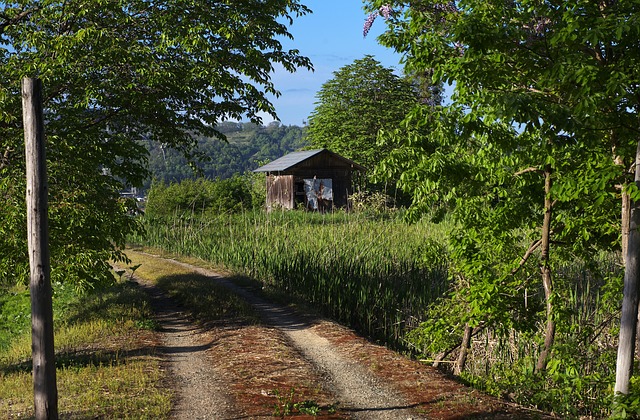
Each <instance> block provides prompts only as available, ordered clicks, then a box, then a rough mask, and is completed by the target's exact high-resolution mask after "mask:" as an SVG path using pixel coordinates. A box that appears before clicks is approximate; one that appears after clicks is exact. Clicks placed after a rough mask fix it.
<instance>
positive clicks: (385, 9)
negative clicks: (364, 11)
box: [362, 4, 391, 38]
mask: <svg viewBox="0 0 640 420" xmlns="http://www.w3.org/2000/svg"><path fill="white" fill-rule="evenodd" d="M378 16H382V17H383V18H385V19H389V16H391V6H389V5H388V4H385V5H384V6H382V7H380V9H378V10H376V11H375V12H372V13H370V14H369V16H367V18H366V19H365V21H364V27H363V29H362V35H364V37H365V38H366V37H367V34H368V33H369V30H370V29H371V26H373V22H375V20H376V18H377V17H378Z"/></svg>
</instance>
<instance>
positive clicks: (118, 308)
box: [0, 282, 171, 419]
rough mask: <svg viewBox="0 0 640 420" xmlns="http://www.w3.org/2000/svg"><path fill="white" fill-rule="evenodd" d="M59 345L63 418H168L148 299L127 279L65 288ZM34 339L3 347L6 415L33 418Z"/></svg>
mask: <svg viewBox="0 0 640 420" xmlns="http://www.w3.org/2000/svg"><path fill="white" fill-rule="evenodd" d="M57 299H64V300H65V301H64V302H60V301H59V302H57V307H58V308H59V310H58V314H57V315H56V321H55V322H54V326H55V344H56V365H57V371H56V375H57V387H58V411H59V414H60V417H61V418H109V419H123V418H136V419H138V418H140V419H142V418H149V419H151V418H153V419H162V418H167V416H168V413H169V411H170V409H171V391H170V390H169V389H167V388H166V387H165V386H164V385H163V370H162V368H161V366H160V359H159V358H158V357H157V356H156V355H155V354H154V346H153V333H152V332H151V331H149V329H148V328H149V327H150V326H153V323H152V322H149V321H150V320H151V317H152V312H151V309H150V306H149V303H148V300H147V299H148V298H147V296H146V295H145V294H144V293H143V292H142V291H140V290H138V289H137V288H136V287H135V286H133V285H132V284H130V283H128V282H123V283H119V284H116V285H114V286H113V287H110V288H108V289H105V290H100V291H93V292H91V293H89V294H85V295H82V296H75V295H72V294H70V293H59V294H58V295H57ZM30 358H31V337H30V334H28V333H23V334H21V335H19V336H16V337H14V338H13V340H11V342H10V344H9V345H7V346H5V348H4V349H3V350H2V351H0V417H1V418H31V417H32V416H33V383H32V376H31V361H30Z"/></svg>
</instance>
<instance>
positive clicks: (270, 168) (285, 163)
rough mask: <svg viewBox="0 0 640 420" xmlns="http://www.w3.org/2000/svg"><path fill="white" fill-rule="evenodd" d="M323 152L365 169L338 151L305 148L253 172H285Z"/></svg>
mask: <svg viewBox="0 0 640 420" xmlns="http://www.w3.org/2000/svg"><path fill="white" fill-rule="evenodd" d="M321 153H329V154H331V155H332V156H333V157H335V158H337V159H339V160H342V161H344V162H345V163H346V164H349V165H350V166H351V167H352V168H354V169H358V170H364V167H363V166H361V165H358V164H357V163H355V162H354V161H352V160H349V159H347V158H345V157H342V156H340V155H338V154H336V153H333V152H331V151H329V150H327V149H315V150H303V151H301V152H292V153H289V154H287V155H284V156H282V157H280V158H278V159H276V160H274V161H272V162H270V163H267V164H266V165H264V166H261V167H259V168H258V169H256V170H254V171H253V172H284V171H287V170H289V169H291V168H293V167H295V166H297V165H299V164H301V163H302V162H304V161H306V160H307V159H310V158H312V157H314V156H316V155H319V154H321Z"/></svg>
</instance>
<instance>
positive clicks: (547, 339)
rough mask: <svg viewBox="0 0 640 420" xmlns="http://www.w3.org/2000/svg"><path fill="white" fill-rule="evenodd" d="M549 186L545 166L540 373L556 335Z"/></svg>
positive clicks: (548, 174) (547, 169) (541, 256)
mask: <svg viewBox="0 0 640 420" xmlns="http://www.w3.org/2000/svg"><path fill="white" fill-rule="evenodd" d="M551 185H552V180H551V166H550V165H547V166H546V167H545V169H544V194H545V196H544V220H543V223H542V242H541V244H540V248H541V249H540V251H541V255H540V271H541V274H542V286H543V287H544V298H545V301H546V306H547V325H546V327H545V334H544V345H543V348H542V351H541V352H540V355H539V356H538V362H537V363H536V372H541V371H543V370H545V369H546V367H547V362H548V360H549V354H550V353H551V347H553V342H554V339H555V335H556V324H555V321H554V319H553V303H552V299H551V297H552V294H553V284H552V281H551V280H552V278H551V266H550V264H549V249H550V246H551V245H550V244H551V216H552V211H551V210H552V209H551V207H552V201H551V197H550V192H551Z"/></svg>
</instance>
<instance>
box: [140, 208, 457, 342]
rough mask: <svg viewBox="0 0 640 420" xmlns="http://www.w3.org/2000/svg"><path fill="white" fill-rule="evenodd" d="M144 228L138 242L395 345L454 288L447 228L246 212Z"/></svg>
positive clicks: (341, 216)
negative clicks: (231, 274)
mask: <svg viewBox="0 0 640 420" xmlns="http://www.w3.org/2000/svg"><path fill="white" fill-rule="evenodd" d="M146 225H147V226H146V228H147V229H146V232H147V233H146V236H145V237H135V238H132V242H134V243H139V244H143V245H147V246H152V247H157V248H162V249H165V250H167V251H169V252H172V253H177V254H181V255H186V256H191V257H197V258H200V259H203V260H206V261H208V262H210V263H212V264H216V265H222V266H225V267H227V268H229V269H231V270H233V271H235V272H237V273H239V274H243V275H247V276H250V277H253V278H255V279H259V280H260V281H262V282H263V283H264V285H265V287H268V288H273V289H275V290H277V291H283V292H286V293H287V294H288V295H289V296H291V297H292V298H293V299H301V300H304V301H305V302H308V303H311V304H313V305H315V306H317V307H319V308H321V309H322V310H323V311H324V313H325V314H327V315H329V316H331V317H333V318H335V319H338V320H340V321H342V322H345V323H348V324H349V325H351V326H352V327H354V328H356V329H358V330H359V331H361V332H362V333H364V334H366V335H368V336H370V337H373V338H375V339H378V340H380V341H384V342H386V343H388V344H391V345H394V346H400V345H401V342H402V337H403V335H404V330H405V328H407V327H410V326H415V325H417V324H418V323H419V322H420V320H421V314H422V313H423V312H424V310H425V308H427V307H428V306H429V304H430V303H431V302H433V301H434V300H435V299H436V298H437V297H439V296H441V294H442V293H443V292H444V291H445V290H446V287H447V265H446V258H445V255H446V247H445V245H444V243H443V241H442V239H443V238H444V237H445V234H444V229H446V226H442V225H433V224H430V223H426V222H425V223H418V224H413V225H409V224H407V223H405V222H403V221H402V220H399V219H397V218H384V219H371V218H368V217H364V216H362V215H357V214H348V213H344V212H337V213H334V214H325V215H322V214H317V213H305V212H272V213H269V214H266V213H263V212H249V213H243V214H240V215H221V216H219V217H216V218H191V219H179V218H174V219H171V220H155V221H154V220H148V221H147V224H146Z"/></svg>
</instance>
